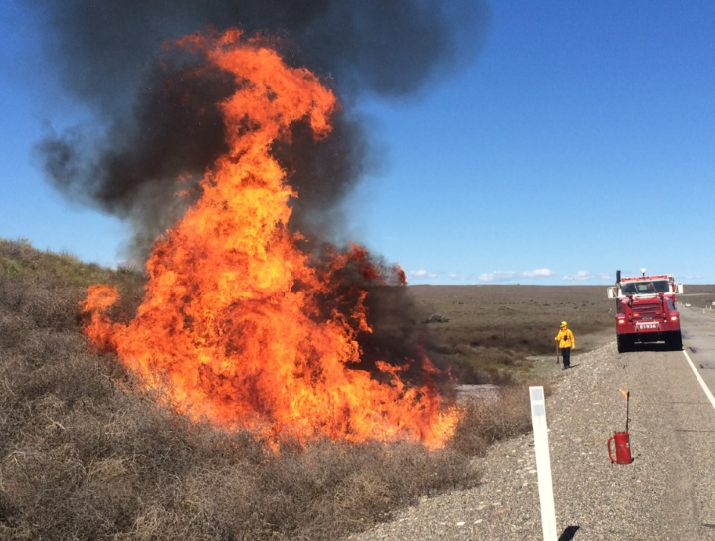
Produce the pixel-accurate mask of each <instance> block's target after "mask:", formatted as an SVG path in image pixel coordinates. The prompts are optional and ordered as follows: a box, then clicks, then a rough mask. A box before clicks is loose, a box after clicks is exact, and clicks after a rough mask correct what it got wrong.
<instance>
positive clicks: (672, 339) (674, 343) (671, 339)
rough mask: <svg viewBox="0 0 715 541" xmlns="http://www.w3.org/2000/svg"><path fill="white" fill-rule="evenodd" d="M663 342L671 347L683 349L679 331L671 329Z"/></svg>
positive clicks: (678, 349) (681, 336)
mask: <svg viewBox="0 0 715 541" xmlns="http://www.w3.org/2000/svg"><path fill="white" fill-rule="evenodd" d="M665 343H666V344H667V345H668V346H670V347H671V348H672V349H674V350H677V351H680V350H681V349H683V335H682V333H681V332H680V331H673V332H672V333H670V336H668V339H667V340H666V341H665Z"/></svg>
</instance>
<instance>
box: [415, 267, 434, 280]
mask: <svg viewBox="0 0 715 541" xmlns="http://www.w3.org/2000/svg"><path fill="white" fill-rule="evenodd" d="M410 277H411V278H437V273H435V272H427V271H426V270H424V269H421V270H416V271H415V270H412V271H410Z"/></svg>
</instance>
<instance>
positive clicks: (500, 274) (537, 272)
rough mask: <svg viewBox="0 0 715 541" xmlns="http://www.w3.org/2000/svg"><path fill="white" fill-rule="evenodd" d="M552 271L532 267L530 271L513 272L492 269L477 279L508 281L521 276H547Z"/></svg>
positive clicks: (552, 272)
mask: <svg viewBox="0 0 715 541" xmlns="http://www.w3.org/2000/svg"><path fill="white" fill-rule="evenodd" d="M553 274H554V271H552V270H549V269H546V268H543V269H534V270H531V271H524V272H514V271H494V272H492V273H490V274H482V275H480V276H479V279H480V280H481V281H482V282H508V281H510V280H518V279H522V278H526V279H528V278H548V277H549V276H552V275H553Z"/></svg>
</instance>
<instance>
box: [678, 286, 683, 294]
mask: <svg viewBox="0 0 715 541" xmlns="http://www.w3.org/2000/svg"><path fill="white" fill-rule="evenodd" d="M677 288H678V293H682V292H683V284H678V285H677Z"/></svg>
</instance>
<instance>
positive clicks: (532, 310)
mask: <svg viewBox="0 0 715 541" xmlns="http://www.w3.org/2000/svg"><path fill="white" fill-rule="evenodd" d="M410 291H411V293H412V295H413V297H414V299H415V302H416V304H417V305H418V306H419V307H420V308H421V309H422V310H423V311H424V312H426V313H428V314H438V315H440V316H443V317H444V318H447V319H448V321H446V322H437V321H436V322H427V323H425V322H423V323H422V325H424V326H426V327H428V329H426V330H427V331H428V332H429V334H430V336H431V338H432V345H429V344H428V345H427V349H428V354H429V355H430V356H434V357H437V358H439V359H440V360H441V361H442V362H445V363H447V364H450V365H452V366H454V367H455V368H454V371H455V373H456V375H457V376H458V377H459V378H460V380H461V381H463V382H465V383H482V382H500V381H503V380H505V379H509V378H513V377H517V378H521V379H523V378H527V379H528V377H529V372H530V369H531V363H530V361H529V360H528V357H529V356H532V355H541V354H548V353H551V352H555V347H556V346H555V342H554V337H555V336H556V333H557V332H558V330H559V324H560V323H561V321H562V320H566V321H567V322H568V324H569V327H570V328H571V330H573V332H574V334H575V336H576V345H577V347H578V346H579V337H583V336H584V335H587V334H589V333H595V332H600V331H604V330H607V329H611V328H612V327H613V314H612V313H611V312H612V311H613V309H614V304H613V301H609V299H608V298H607V297H606V287H605V286H568V287H559V286H519V285H488V286H413V287H410ZM609 310H610V311H611V312H609ZM432 319H440V318H432ZM427 321H429V318H428V319H427ZM582 343H583V342H582Z"/></svg>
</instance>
